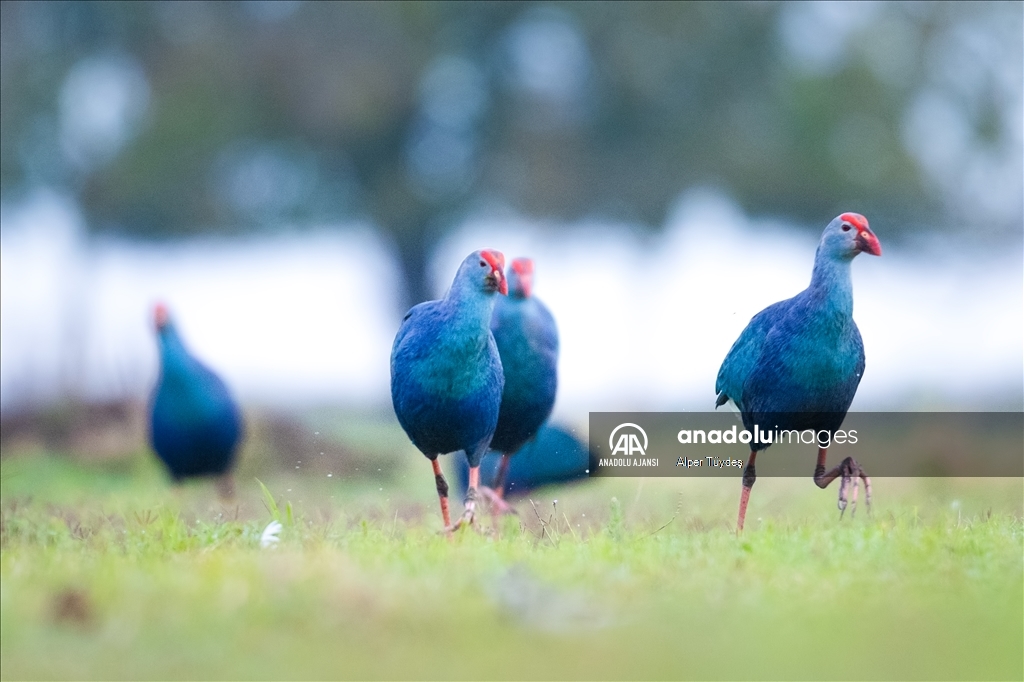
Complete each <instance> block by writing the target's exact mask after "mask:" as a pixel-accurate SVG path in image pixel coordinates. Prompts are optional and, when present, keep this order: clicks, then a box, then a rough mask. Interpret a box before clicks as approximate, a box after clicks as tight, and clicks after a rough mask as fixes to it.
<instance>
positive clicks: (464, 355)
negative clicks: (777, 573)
mask: <svg viewBox="0 0 1024 682" xmlns="http://www.w3.org/2000/svg"><path fill="white" fill-rule="evenodd" d="M480 263H485V261H484V260H483V259H482V258H481V255H480V252H476V253H474V254H471V255H470V256H469V257H467V258H466V260H465V261H463V263H462V266H461V267H460V268H459V272H458V273H457V274H456V276H455V281H454V282H453V283H452V286H451V288H450V289H449V291H448V293H447V295H446V296H445V297H444V298H443V299H441V300H439V301H427V302H425V303H420V304H419V305H417V306H415V307H413V308H412V310H410V311H409V313H408V314H407V315H406V316H405V319H404V320H403V321H402V326H401V327H400V328H399V330H398V334H397V335H396V337H395V343H394V346H393V347H392V350H391V400H392V403H393V405H394V408H395V415H396V416H397V417H398V421H399V423H400V424H401V425H402V428H403V429H405V432H406V433H407V434H408V435H409V438H410V440H412V442H413V444H414V445H416V447H417V448H419V449H420V451H421V452H422V453H423V454H424V455H426V456H427V457H428V458H430V459H435V458H436V457H437V455H440V454H446V453H449V452H455V451H457V450H463V451H465V453H466V457H467V459H468V460H469V462H470V465H471V466H476V465H477V464H479V461H480V458H481V457H482V456H483V454H484V452H485V451H486V450H487V446H488V445H489V444H490V442H491V436H492V435H493V434H494V427H495V426H496V425H497V422H498V409H499V406H500V404H501V391H502V387H503V386H504V383H505V379H504V373H503V372H502V367H501V360H500V358H499V356H498V349H497V346H496V345H495V343H494V337H493V336H492V334H491V331H490V326H489V324H490V319H491V313H492V311H493V309H494V296H495V293H494V290H493V288H491V287H489V286H488V285H487V280H486V277H487V276H488V275H489V273H490V272H491V270H490V267H489V266H487V265H486V263H485V266H486V267H481V266H480Z"/></svg>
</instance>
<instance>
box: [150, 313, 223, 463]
mask: <svg viewBox="0 0 1024 682" xmlns="http://www.w3.org/2000/svg"><path fill="white" fill-rule="evenodd" d="M158 336H159V342H160V378H159V381H158V383H157V385H156V389H155V390H154V392H153V397H152V404H151V409H150V439H151V443H152V445H153V450H154V451H156V454H157V456H158V457H160V459H161V460H162V461H163V462H164V464H166V465H167V468H168V470H169V471H170V473H171V476H172V477H173V478H174V479H175V480H180V479H182V478H186V477H189V476H204V475H220V474H224V473H227V472H228V471H229V470H230V469H231V466H232V465H233V464H234V459H235V448H236V446H237V445H238V440H239V437H240V435H241V432H242V422H241V418H240V416H239V412H238V407H237V406H236V404H235V401H234V400H233V399H232V398H231V394H230V393H229V392H228V389H227V386H225V385H224V382H223V381H221V380H220V378H219V377H218V376H217V375H216V374H214V373H213V372H212V371H211V370H210V369H208V368H207V367H205V366H204V365H203V364H202V363H200V362H199V361H198V360H196V359H195V358H194V357H193V356H192V355H191V354H190V353H189V352H188V350H187V349H186V348H185V346H184V344H182V342H181V339H180V338H179V337H178V333H177V331H176V330H175V328H174V326H173V324H171V323H170V322H167V323H165V324H163V325H162V326H161V328H160V329H159V330H158Z"/></svg>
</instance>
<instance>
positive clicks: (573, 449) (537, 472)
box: [457, 424, 597, 498]
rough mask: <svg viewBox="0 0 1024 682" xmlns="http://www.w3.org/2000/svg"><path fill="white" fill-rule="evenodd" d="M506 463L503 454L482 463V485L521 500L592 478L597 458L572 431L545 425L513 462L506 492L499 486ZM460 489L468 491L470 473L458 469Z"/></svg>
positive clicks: (491, 456)
mask: <svg viewBox="0 0 1024 682" xmlns="http://www.w3.org/2000/svg"><path fill="white" fill-rule="evenodd" d="M502 461H504V458H503V456H502V455H501V453H498V452H495V451H494V450H491V452H488V453H487V454H486V455H485V456H484V458H483V460H482V461H481V462H480V481H481V482H483V483H484V484H485V485H489V486H490V487H491V488H493V489H494V490H496V491H502V492H504V496H505V497H509V498H512V497H521V496H523V495H526V494H528V493H530V492H532V491H534V490H536V489H537V488H543V487H545V486H549V485H559V484H563V483H570V482H572V481H578V480H582V479H586V478H588V477H589V475H590V472H591V471H592V470H593V469H594V468H595V467H596V466H597V457H596V455H595V454H594V453H592V452H590V450H589V449H588V448H587V445H586V443H584V442H582V441H580V440H579V439H578V438H577V437H576V436H574V435H573V433H572V431H571V430H569V429H567V428H565V427H562V426H555V425H552V424H545V425H544V426H542V427H540V430H539V431H537V435H536V436H534V437H533V439H532V440H530V441H529V442H528V443H526V444H525V445H524V446H523V447H522V448H520V449H519V451H518V452H516V453H515V455H514V456H513V457H512V459H511V463H510V464H509V466H508V469H507V471H506V475H505V485H504V488H503V489H502V488H500V487H499V485H498V483H497V482H496V480H495V479H496V478H497V474H498V469H499V468H500V466H501V462H502ZM457 467H458V479H459V484H460V486H461V487H462V488H463V489H465V487H466V480H467V473H468V472H467V470H466V467H465V466H464V465H457Z"/></svg>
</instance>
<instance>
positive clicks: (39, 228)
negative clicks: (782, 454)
mask: <svg viewBox="0 0 1024 682" xmlns="http://www.w3.org/2000/svg"><path fill="white" fill-rule="evenodd" d="M856 209H857V207H855V206H851V207H850V210H856ZM832 217H833V216H822V221H821V228H822V229H823V228H824V226H825V224H826V223H827V222H828V221H829V220H830V219H831V218H832ZM868 218H869V219H870V218H871V216H868ZM0 220H2V232H0V255H2V263H0V275H2V281H0V285H2V286H0V292H2V293H0V296H2V298H0V315H2V318H0V396H2V405H3V408H4V409H5V410H7V409H11V408H18V407H20V406H25V405H30V404H33V403H39V402H46V401H52V400H55V399H57V398H59V397H60V396H62V395H67V394H71V395H76V396H81V397H85V398H107V397H119V396H125V395H128V396H143V395H145V394H146V392H147V391H148V390H149V386H150V385H151V384H152V382H153V381H154V378H155V375H156V349H155V342H154V339H153V333H152V328H151V319H150V318H151V309H152V305H153V303H155V302H156V301H157V300H164V301H166V302H167V304H168V305H169V306H170V309H171V312H172V315H173V316H174V318H175V319H176V320H177V322H178V325H179V328H180V330H181V332H182V334H183V335H184V338H185V339H186V342H187V343H188V344H189V345H190V346H191V347H192V348H193V349H194V351H195V352H196V353H197V354H198V355H199V356H200V357H201V358H203V359H204V360H206V361H207V362H208V363H209V364H210V365H211V366H213V367H215V368H217V369H218V370H219V371H220V372H222V373H223V375H224V376H225V378H226V379H227V381H228V383H229V384H230V385H231V386H232V387H233V388H234V389H235V390H236V391H237V392H238V394H239V396H240V397H241V398H242V399H243V400H246V401H250V402H262V403H274V404H282V405H292V404H312V403H325V402H340V403H347V404H351V405H372V406H385V405H388V403H389V388H388V386H389V362H388V359H389V355H390V351H391V342H392V340H393V337H394V333H395V331H396V330H397V328H398V324H399V322H400V320H401V316H402V314H403V313H404V311H403V310H401V309H400V308H399V303H398V301H399V294H400V287H401V282H402V278H401V274H400V273H399V271H398V267H397V265H396V261H395V259H394V258H393V257H392V256H391V253H390V251H389V250H388V249H387V248H386V246H385V245H384V244H383V243H382V242H381V241H380V240H379V238H378V237H377V236H376V235H375V233H374V232H373V231H372V230H370V229H369V228H367V227H360V226H352V227H344V228H337V229H332V230H327V229H325V230H322V231H306V232H302V233H296V234H293V235H290V236H282V237H275V238H266V239H263V240H259V241H252V240H241V241H227V240H223V241H214V240H196V241H191V242H185V243H168V244H148V245H140V244H127V243H123V242H117V241H102V240H99V241H94V242H90V243H87V242H86V241H85V239H84V237H83V229H82V219H81V217H80V215H79V214H78V212H77V209H76V207H75V206H74V204H73V203H71V202H68V201H66V200H63V199H62V198H60V197H56V196H53V195H50V194H45V193H43V194H39V195H37V196H35V197H34V198H33V199H32V200H30V201H28V202H26V203H25V204H23V205H20V206H17V207H5V210H4V211H3V213H2V216H0ZM552 227H553V226H551V225H549V224H545V223H543V222H537V221H526V220H523V219H519V218H515V217H511V218H500V219H495V218H493V217H492V218H489V219H486V220H470V221H468V222H467V223H466V224H465V225H464V226H463V227H462V228H461V229H459V230H458V231H456V232H455V233H454V234H453V235H452V236H450V237H449V238H448V239H447V240H446V241H445V242H444V243H443V244H441V245H440V247H439V248H438V250H437V253H436V254H435V258H434V264H433V276H434V281H435V283H436V291H437V293H438V295H440V294H441V293H443V291H444V289H445V288H446V287H447V286H448V284H449V283H450V281H451V277H452V275H453V273H454V271H455V269H456V267H457V265H458V263H459V262H460V261H461V260H462V258H464V257H465V255H466V253H468V252H470V251H472V250H474V249H477V248H482V247H490V248H497V249H500V250H501V251H503V252H504V253H505V255H506V257H507V258H509V259H511V258H513V257H516V256H521V255H528V256H531V257H533V258H534V260H535V261H536V264H537V275H536V292H537V295H538V296H540V297H541V298H542V299H543V300H544V301H545V302H546V303H547V304H548V306H549V307H550V308H551V310H552V311H553V313H554V314H555V316H556V319H557V321H558V324H559V328H560V331H561V338H562V355H561V363H560V388H559V399H558V403H557V405H556V414H557V415H558V416H559V417H560V418H562V419H567V420H571V421H574V422H583V421H585V419H586V413H587V412H588V411H591V410H615V409H637V410H675V409H689V410H703V409H710V408H711V407H712V406H713V404H714V396H715V394H714V385H715V376H716V374H717V372H718V367H719V365H720V363H721V361H722V359H723V358H724V357H725V354H726V352H727V351H728V350H729V347H730V345H731V344H732V342H733V341H734V340H735V339H736V337H737V336H738V335H739V333H740V331H741V330H742V329H743V327H744V326H745V325H746V324H747V322H748V321H749V319H750V317H751V316H752V315H754V314H755V313H757V312H758V311H759V310H761V309H762V308H764V307H765V306H766V305H769V304H770V303H773V302H775V301H777V300H780V299H783V298H787V297H789V296H792V295H793V294H795V293H797V292H798V291H800V290H801V289H803V288H804V287H805V286H806V285H807V283H808V281H809V279H810V271H811V263H812V260H813V257H814V249H815V246H816V243H817V239H816V237H815V236H814V235H812V234H809V233H806V232H798V231H795V230H793V229H792V228H791V226H787V225H783V224H780V223H776V222H770V221H760V220H753V219H750V218H748V217H746V216H744V215H743V214H742V213H740V212H739V211H738V210H737V209H736V207H735V205H734V204H733V203H732V202H730V201H729V200H728V199H726V198H724V197H721V196H719V195H715V194H713V193H701V192H694V193H690V194H689V195H687V196H686V197H684V198H683V199H682V200H681V201H680V202H679V204H678V206H677V209H676V210H675V211H674V212H673V214H672V215H671V216H670V218H669V222H668V226H667V228H666V229H665V231H664V232H662V233H661V234H660V235H644V234H643V233H641V232H639V231H636V230H630V229H629V228H628V227H624V226H613V225H607V224H605V225H595V224H578V225H574V226H569V227H567V228H566V227H561V228H560V229H558V230H555V229H552ZM872 227H873V228H874V229H875V231H876V233H877V234H878V237H879V239H880V240H881V243H882V248H883V252H884V255H883V256H882V258H872V257H869V256H860V257H859V258H858V259H857V260H856V262H855V263H854V266H853V273H854V274H853V276H854V300H855V317H856V319H857V322H858V324H859V326H860V329H861V333H862V335H863V337H864V343H865V346H866V349H867V371H866V374H865V377H864V380H863V382H862V384H861V388H860V391H859V393H858V395H857V399H856V402H855V403H854V409H860V410H869V409H897V410H898V409H907V410H922V409H955V408H963V409H984V408H993V409H1022V403H1024V396H1022V391H1024V286H1022V284H1024V272H1022V269H1024V264H1022V259H1021V249H1020V244H1015V245H1013V248H1011V249H1007V250H1005V251H1003V252H995V253H993V252H991V251H980V252H975V251H972V250H971V249H970V240H969V235H964V236H963V237H962V238H955V239H951V238H943V239H941V240H936V242H935V243H934V244H930V243H925V244H923V245H921V246H919V247H918V248H915V249H913V250H909V249H906V248H904V249H900V248H896V247H894V246H892V242H891V241H890V240H887V226H886V225H882V224H877V223H876V224H873V225H872Z"/></svg>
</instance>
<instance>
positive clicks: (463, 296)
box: [445, 286, 496, 330]
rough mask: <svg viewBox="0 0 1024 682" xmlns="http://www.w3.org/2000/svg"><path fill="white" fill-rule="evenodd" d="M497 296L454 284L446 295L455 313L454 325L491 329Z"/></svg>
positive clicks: (446, 299)
mask: <svg viewBox="0 0 1024 682" xmlns="http://www.w3.org/2000/svg"><path fill="white" fill-rule="evenodd" d="M495 296H496V294H489V293H486V292H484V291H480V290H479V289H474V288H469V287H458V286H453V287H452V288H451V289H450V290H449V291H448V295H447V296H446V297H445V302H446V303H447V305H448V308H449V310H450V311H452V312H453V313H454V319H453V320H452V324H453V326H455V327H459V328H462V329H467V330H468V329H476V328H480V329H489V328H490V324H491V313H492V312H493V311H494V297H495Z"/></svg>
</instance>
